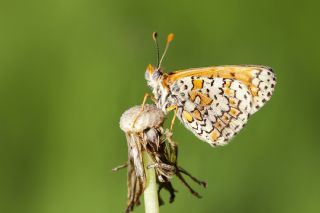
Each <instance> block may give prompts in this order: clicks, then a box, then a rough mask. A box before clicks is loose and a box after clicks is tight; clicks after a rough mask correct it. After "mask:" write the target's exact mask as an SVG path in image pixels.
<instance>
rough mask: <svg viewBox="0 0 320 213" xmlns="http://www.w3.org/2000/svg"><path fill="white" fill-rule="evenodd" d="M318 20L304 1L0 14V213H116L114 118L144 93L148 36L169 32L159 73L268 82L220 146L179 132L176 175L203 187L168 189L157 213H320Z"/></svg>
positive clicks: (118, 148)
mask: <svg viewBox="0 0 320 213" xmlns="http://www.w3.org/2000/svg"><path fill="white" fill-rule="evenodd" d="M318 14H319V4H317V3H316V1H308V0H307V1H303V2H302V1H275V0H271V1H253V0H243V1H235V0H231V1H202V0H199V1H170V0H164V1H102V0H78V1H76V0H71V1H65V0H56V1H21V2H17V1H10V2H9V1H8V2H4V1H2V2H1V3H0V98H1V104H0V126H1V128H0V145H1V154H0V166H1V171H0V172H1V173H0V212H3V213H11V212H17V213H18V212H19V213H20V212H21V213H22V212H23V213H29V212H30V213H64V212H68V213H73V212H76V213H80V212H81V213H82V212H95V213H106V212H122V211H123V210H124V208H125V204H126V193H127V191H126V190H127V189H126V171H125V170H123V171H120V172H118V173H112V172H111V168H112V167H114V166H116V165H118V164H121V163H123V162H125V161H126V159H127V145H126V140H125V136H124V134H123V132H121V130H120V129H119V118H120V116H121V114H122V112H124V111H125V110H126V109H128V108H129V107H131V106H133V105H136V104H139V103H141V100H142V97H143V95H144V93H145V92H150V89H149V88H148V87H147V85H146V82H145V80H144V71H145V68H146V65H147V64H148V63H155V50H154V44H153V42H152V39H151V32H152V31H158V32H159V35H160V41H161V42H160V43H161V45H162V47H163V44H164V40H165V36H166V34H168V33H170V32H174V33H175V41H174V42H173V43H172V46H171V48H170V50H169V52H168V55H167V57H166V60H165V62H164V66H163V67H164V69H165V70H167V71H172V70H177V69H183V68H189V67H200V66H209V65H222V64H264V65H268V66H271V67H272V68H274V70H275V72H276V74H277V79H278V84H277V87H276V90H275V93H274V96H273V98H272V99H271V101H270V102H269V103H268V104H267V106H266V107H264V108H262V109H261V110H260V112H258V113H257V114H255V115H254V116H253V117H252V118H251V120H250V121H249V123H248V125H247V126H246V128H245V129H244V130H243V131H242V132H241V133H240V134H239V135H238V136H237V137H236V138H235V139H234V140H233V141H232V143H231V144H229V145H228V146H225V147H222V148H216V149H214V148H211V147H210V146H208V145H207V144H205V143H203V142H201V141H199V140H198V139H197V138H196V137H195V136H193V135H192V133H190V132H189V131H188V130H186V129H185V128H184V127H183V126H182V125H181V124H180V123H179V122H177V123H176V125H175V128H174V139H175V140H176V141H177V142H178V143H179V146H180V156H179V163H180V165H182V166H184V167H185V168H187V169H188V170H189V171H190V172H191V173H192V174H194V175H195V176H197V177H199V178H202V179H205V180H207V181H208V183H209V187H208V188H207V189H205V190H204V189H202V188H200V187H198V186H195V185H194V187H195V189H197V191H199V192H200V193H201V194H202V195H203V198H202V199H200V200H198V199H196V198H195V197H193V196H192V195H191V194H189V193H188V192H187V191H186V190H185V188H184V187H183V186H182V184H181V183H180V182H178V181H177V180H176V179H174V180H173V183H174V185H175V186H176V188H177V189H178V191H179V192H178V193H177V197H176V201H175V202H174V203H173V204H171V205H169V204H168V202H167V205H165V206H163V207H161V212H204V213H206V212H223V213H235V212H236V213H240V212H245V213H249V212H250V213H251V212H252V213H255V212H259V213H264V212H265V213H270V212H281V213H283V212H290V213H296V212H297V213H300V212H307V213H309V212H310V213H311V212H312V213H313V212H320V183H319V180H320V169H319V168H320V167H319V163H320V154H319V152H320V142H319V136H318V135H317V132H318V131H319V130H318V128H319V122H318V119H319V114H318V112H319V98H320V95H319V87H318V86H319V83H320V81H319V80H320V71H319V48H320V42H319V38H320V29H319V20H320V16H319V15H318ZM162 49H163V48H162ZM163 197H164V198H165V199H166V201H167V199H168V195H167V194H166V193H163ZM143 211H144V210H143V206H141V207H139V208H136V210H135V212H137V213H138V212H143Z"/></svg>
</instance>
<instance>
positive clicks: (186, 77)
mask: <svg viewBox="0 0 320 213" xmlns="http://www.w3.org/2000/svg"><path fill="white" fill-rule="evenodd" d="M154 40H155V41H156V44H157V40H156V34H154ZM172 40H173V34H169V36H168V39H167V44H166V49H165V51H164V54H163V56H162V57H161V60H160V61H159V60H158V66H157V68H154V67H153V66H152V65H149V66H148V68H147V70H146V73H145V77H146V80H147V81H148V85H149V86H150V87H151V88H152V90H153V91H152V92H153V95H154V99H155V102H156V104H157V107H158V108H160V109H162V110H163V111H164V112H165V113H167V112H168V111H170V110H173V109H174V110H175V115H176V116H177V117H178V118H179V120H180V121H181V122H182V123H183V124H184V126H186V127H187V128H188V129H189V130H190V131H191V132H193V133H194V134H195V135H196V136H197V137H198V138H200V139H201V140H203V141H206V142H208V143H209V144H210V145H212V146H217V145H225V144H227V143H228V142H229V141H230V139H231V138H232V137H233V136H234V135H236V134H237V133H238V132H239V131H240V130H241V129H242V128H243V126H244V125H245V124H246V123H247V120H248V117H249V116H250V115H252V114H253V113H255V112H256V111H258V110H259V109H260V108H261V107H262V106H263V105H264V104H265V103H266V102H267V101H268V100H269V99H270V98H271V96H272V93H273V91H274V87H275V84H276V78H275V75H274V73H273V71H272V69H271V68H269V67H266V66H261V65H227V66H213V67H204V68H193V69H187V70H181V71H175V72H172V73H168V74H167V73H163V72H162V70H161V68H160V65H161V61H162V59H163V57H164V55H165V53H166V51H167V48H168V46H169V44H170V42H171V41H172ZM157 46H158V44H157ZM158 55H159V54H158ZM158 58H159V57H158Z"/></svg>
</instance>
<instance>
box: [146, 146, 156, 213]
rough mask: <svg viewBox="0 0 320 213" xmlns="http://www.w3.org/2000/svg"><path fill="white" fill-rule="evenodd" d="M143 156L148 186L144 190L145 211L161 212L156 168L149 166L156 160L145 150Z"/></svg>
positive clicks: (147, 212)
mask: <svg viewBox="0 0 320 213" xmlns="http://www.w3.org/2000/svg"><path fill="white" fill-rule="evenodd" d="M142 158H143V165H144V170H145V173H146V178H147V181H146V188H145V190H144V205H145V213H159V200H158V191H157V181H156V173H155V170H154V168H149V169H148V168H147V166H148V165H150V164H153V163H154V162H153V161H152V159H151V157H150V156H149V155H148V153H147V152H146V151H143V153H142Z"/></svg>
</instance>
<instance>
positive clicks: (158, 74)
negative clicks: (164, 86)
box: [152, 69, 162, 80]
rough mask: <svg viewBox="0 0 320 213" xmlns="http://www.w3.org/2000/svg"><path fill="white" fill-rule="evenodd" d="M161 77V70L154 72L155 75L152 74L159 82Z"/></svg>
mask: <svg viewBox="0 0 320 213" xmlns="http://www.w3.org/2000/svg"><path fill="white" fill-rule="evenodd" d="M161 75H162V72H161V70H159V69H157V70H156V71H154V73H153V74H152V79H153V80H157V79H158V78H159V77H160V76H161Z"/></svg>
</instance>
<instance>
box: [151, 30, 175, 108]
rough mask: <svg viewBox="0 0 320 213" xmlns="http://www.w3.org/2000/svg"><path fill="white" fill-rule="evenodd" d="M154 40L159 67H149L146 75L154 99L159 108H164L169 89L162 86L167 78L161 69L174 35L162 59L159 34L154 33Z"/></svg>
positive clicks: (168, 38)
mask: <svg viewBox="0 0 320 213" xmlns="http://www.w3.org/2000/svg"><path fill="white" fill-rule="evenodd" d="M152 37H153V40H154V42H155V44H156V49H157V59H158V60H157V61H158V63H157V66H156V67H154V66H152V65H151V64H149V65H148V67H147V70H146V73H145V78H146V80H147V82H148V85H149V86H150V87H151V88H152V90H153V91H152V92H153V95H154V98H155V99H156V100H157V105H158V107H162V105H163V103H164V102H165V101H166V97H167V94H168V91H167V88H165V87H164V86H163V85H162V81H163V78H164V77H165V76H166V74H165V73H163V72H162V69H161V63H162V61H163V59H164V56H165V55H166V53H167V50H168V48H169V45H170V43H171V42H172V40H173V37H174V35H173V34H172V33H170V34H169V35H168V37H167V42H166V47H165V49H164V52H163V54H162V56H161V58H160V55H159V46H158V40H157V33H156V32H154V33H153V34H152Z"/></svg>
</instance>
